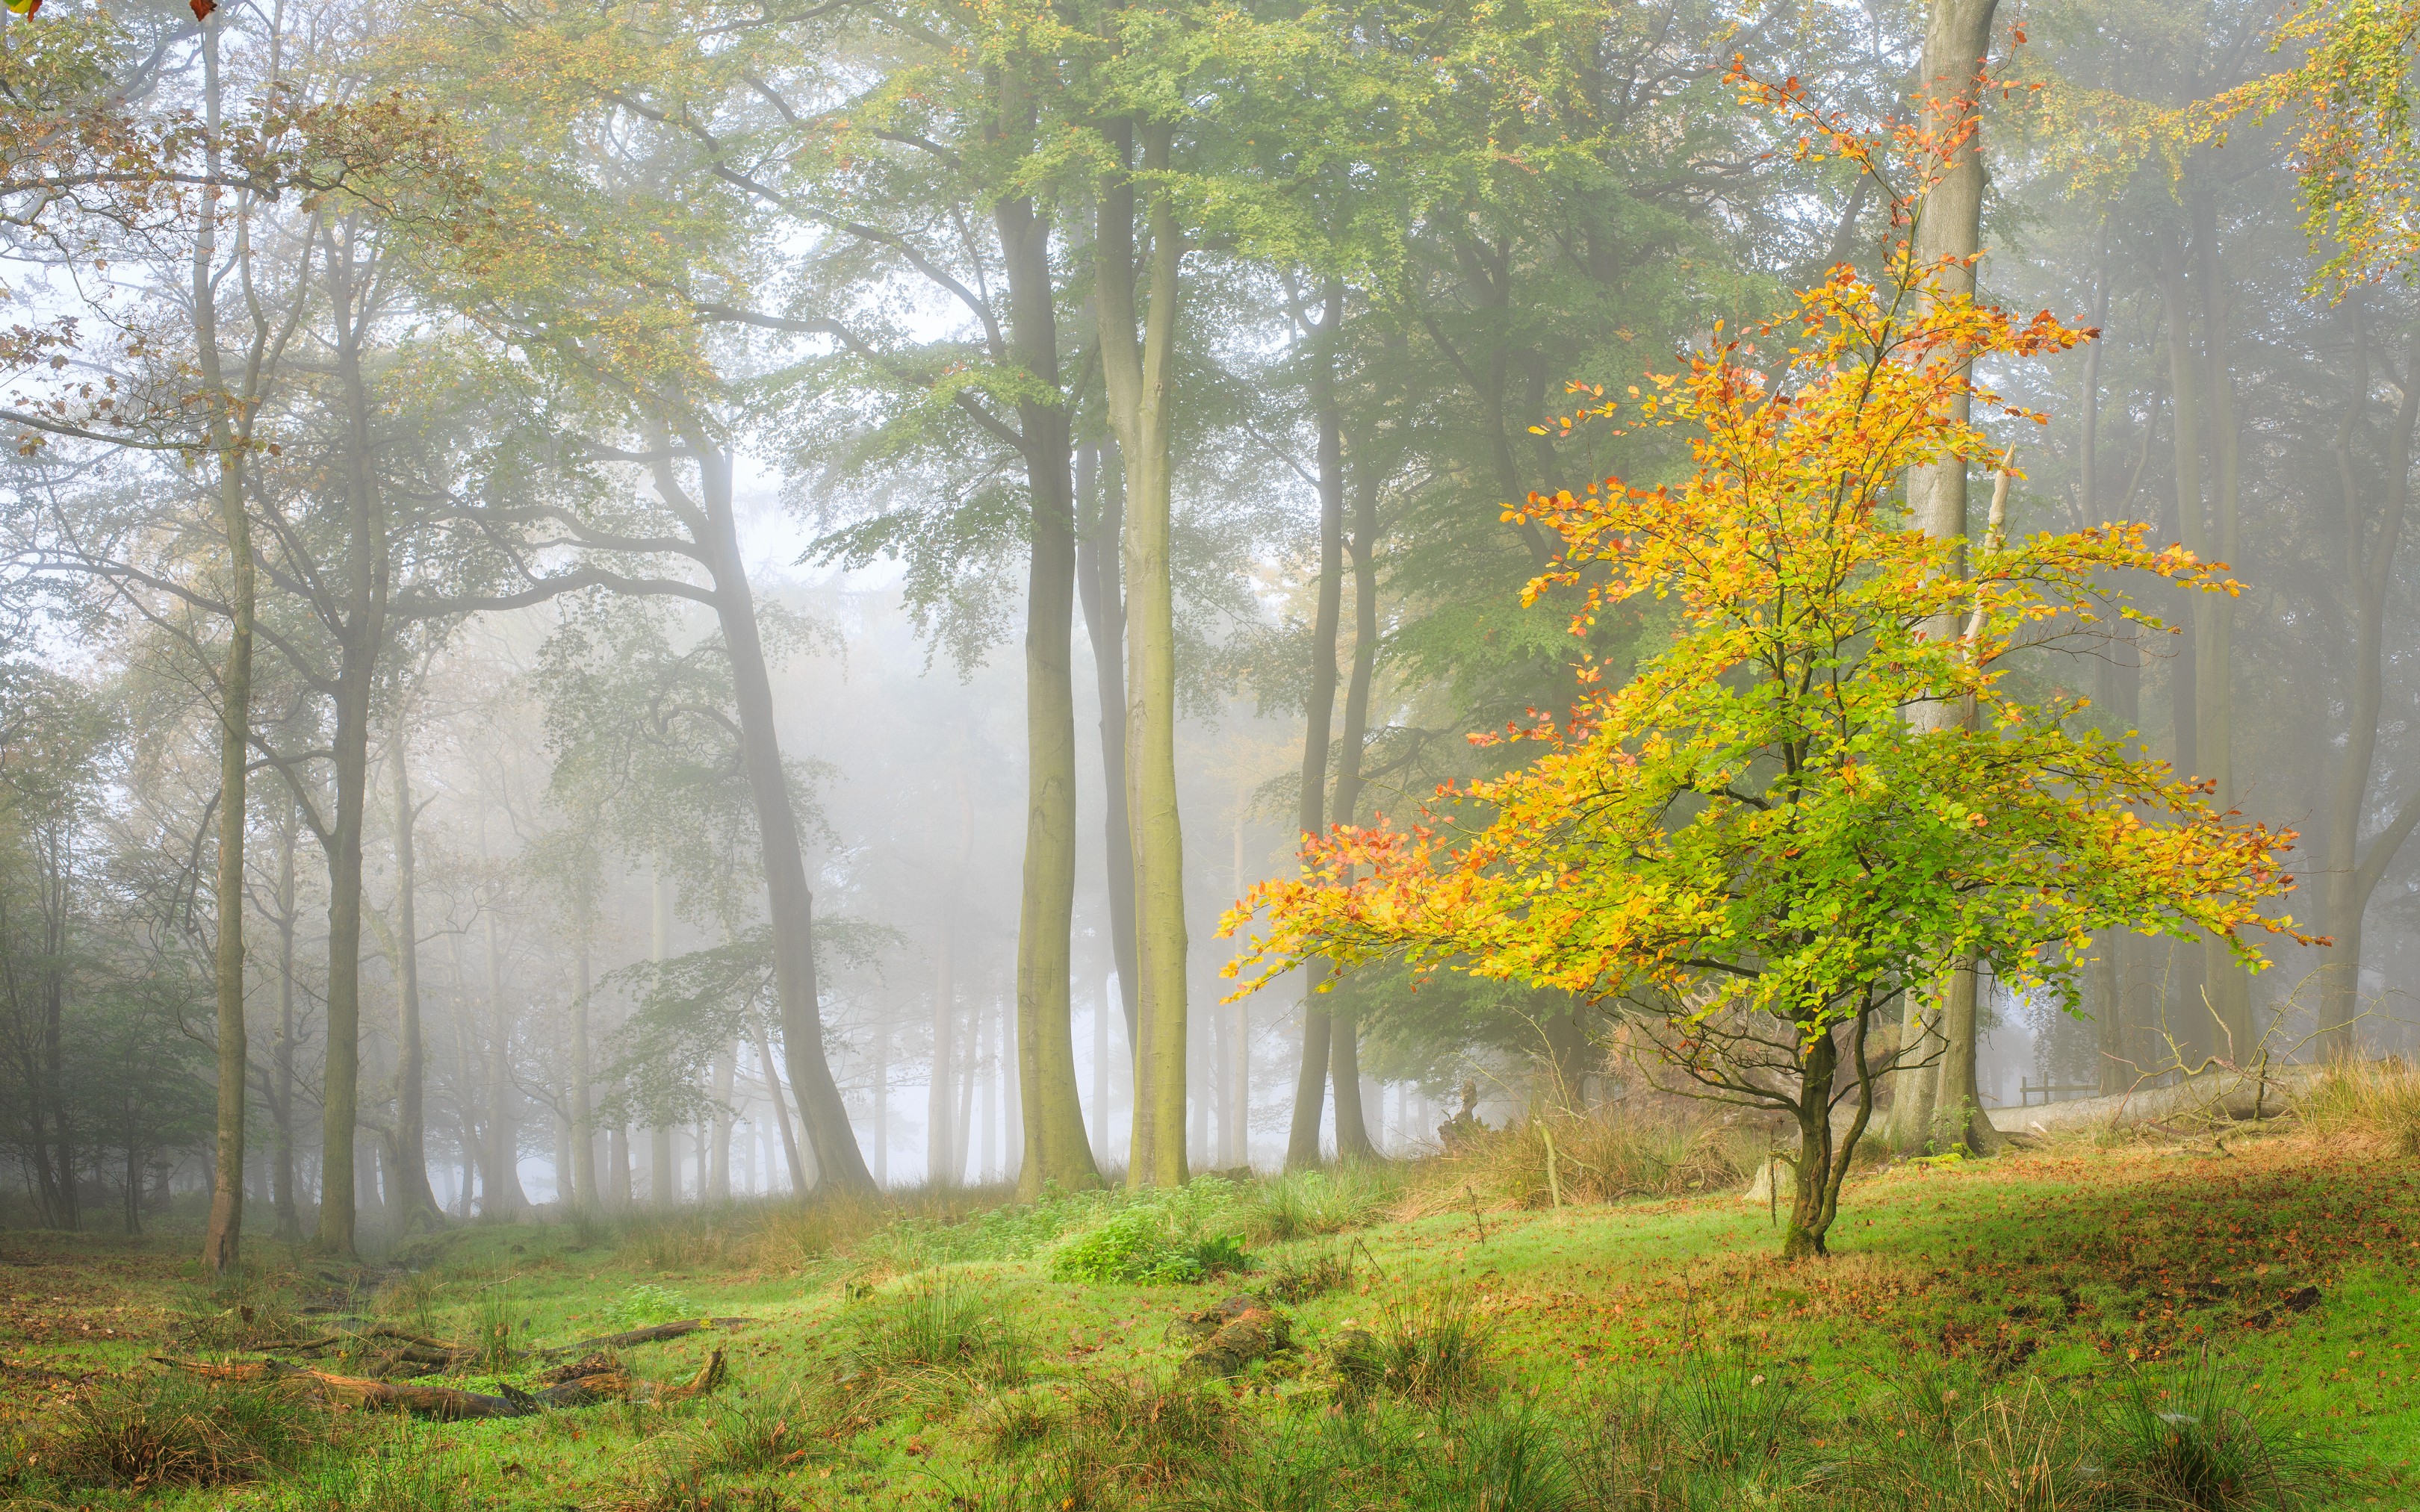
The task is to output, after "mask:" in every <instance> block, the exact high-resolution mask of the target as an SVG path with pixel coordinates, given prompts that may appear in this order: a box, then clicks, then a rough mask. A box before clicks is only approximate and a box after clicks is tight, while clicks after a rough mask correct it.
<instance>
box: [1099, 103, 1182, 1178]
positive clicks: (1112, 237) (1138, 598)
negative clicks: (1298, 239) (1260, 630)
mask: <svg viewBox="0 0 2420 1512" xmlns="http://www.w3.org/2000/svg"><path fill="white" fill-rule="evenodd" d="M1122 131H1123V128H1113V129H1112V138H1113V142H1114V144H1115V146H1116V147H1118V150H1119V155H1120V159H1121V171H1120V172H1118V173H1116V174H1115V175H1114V176H1113V177H1109V178H1108V179H1106V180H1105V181H1104V182H1103V184H1102V185H1101V188H1100V193H1099V195H1098V203H1099V215H1100V220H1099V234H1098V235H1097V236H1096V237H1095V238H1094V253H1095V258H1096V265H1095V274H1096V284H1095V300H1094V302H1095V305H1096V307H1097V309H1098V312H1099V317H1100V325H1101V370H1102V375H1103V378H1104V380H1105V383H1106V387H1107V390H1108V393H1109V417H1110V424H1112V425H1113V426H1114V427H1115V429H1116V431H1117V435H1118V450H1119V454H1120V455H1121V456H1123V457H1124V459H1125V471H1126V481H1127V487H1128V490H1129V493H1128V503H1129V514H1130V518H1129V519H1128V521H1127V528H1126V540H1125V579H1126V592H1127V594H1128V595H1129V599H1128V602H1129V612H1128V618H1127V624H1126V663H1127V666H1128V668H1129V670H1130V671H1131V674H1132V686H1131V687H1129V689H1128V692H1127V702H1126V758H1127V760H1126V767H1127V772H1128V781H1129V783H1130V784H1131V799H1130V801H1131V804H1132V809H1131V810H1130V815H1131V825H1132V830H1133V836H1134V846H1135V873H1136V887H1135V918H1136V928H1135V944H1136V954H1137V962H1136V970H1137V973H1138V975H1139V977H1140V995H1139V997H1138V1004H1137V1011H1136V1024H1137V1037H1138V1038H1137V1044H1136V1057H1135V1116H1134V1142H1133V1146H1132V1149H1131V1151H1130V1153H1129V1155H1128V1160H1127V1169H1126V1180H1127V1183H1128V1184H1129V1185H1132V1186H1144V1185H1158V1186H1176V1185H1181V1184H1182V1183H1183V1182H1184V1180H1185V1179H1186V1165H1185V1114H1186V1096H1185V1072H1186V1066H1185V1056H1186V1048H1187V1044H1186V1032H1185V1022H1186V1004H1185V993H1186V980H1185V952H1186V929H1185V854H1184V851H1185V845H1184V834H1183V829H1182V826H1181V824H1180V821H1179V819H1178V814H1177V789H1176V628H1175V603H1174V582H1173V579H1172V578H1171V573H1170V560H1169V542H1170V535H1171V528H1172V523H1173V521H1172V517H1171V508H1172V501H1171V487H1170V485H1171V477H1170V467H1171V450H1170V438H1171V404H1172V402H1173V400H1174V397H1175V395H1174V391H1173V381H1174V371H1173V370H1174V365H1175V362H1176V315H1177V300H1178V277H1179V272H1180V267H1181V261H1182V258H1183V255H1184V251H1185V248H1184V242H1183V239H1182V238H1181V237H1180V236H1179V235H1178V230H1177V224H1176V208H1175V201H1174V198H1173V192H1172V191H1171V190H1169V189H1168V188H1166V187H1165V186H1164V185H1156V187H1155V188H1154V190H1153V192H1152V194H1151V204H1150V234H1151V248H1150V275H1149V276H1150V285H1149V303H1148V306H1147V308H1145V309H1143V310H1142V311H1140V316H1141V318H1142V324H1141V326H1140V332H1141V340H1140V342H1139V343H1138V341H1137V340H1136V333H1137V330H1138V327H1137V323H1136V320H1137V316H1138V313H1139V312H1138V310H1137V303H1138V300H1137V290H1136V286H1135V285H1136V272H1135V260H1134V198H1135V191H1134V181H1133V179H1132V177H1129V176H1128V175H1127V174H1126V173H1125V172H1124V171H1123V167H1124V156H1125V139H1124V137H1123V134H1122ZM1140 135H1141V137H1142V144H1141V145H1142V170H1143V172H1145V173H1147V174H1150V175H1153V176H1155V179H1156V178H1157V177H1158V176H1162V175H1165V174H1166V173H1168V172H1169V169H1170V160H1171V147H1172V143H1173V138H1174V135H1175V131H1174V128H1173V127H1172V126H1171V125H1168V124H1166V123H1162V122H1149V123H1145V124H1144V125H1142V126H1141V128H1140Z"/></svg>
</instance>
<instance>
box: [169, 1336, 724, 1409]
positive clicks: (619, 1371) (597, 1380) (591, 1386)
mask: <svg viewBox="0 0 2420 1512" xmlns="http://www.w3.org/2000/svg"><path fill="white" fill-rule="evenodd" d="M151 1358H152V1359H154V1360H156V1361H158V1362H159V1363H160V1364H162V1365H166V1366H168V1367H169V1368H170V1369H172V1370H182V1371H184V1372H186V1373H187V1374H189V1375H194V1376H199V1377H200V1378H201V1379H203V1380H204V1381H221V1382H242V1381H306V1382H308V1383H309V1385H310V1388H311V1389H312V1390H313V1391H315V1392H317V1393H318V1394H319V1395H320V1396H324V1397H326V1398H327V1399H328V1400H330V1401H332V1402H334V1403H337V1404H338V1405H340V1406H345V1407H363V1408H382V1409H387V1410H390V1411H395V1412H411V1413H413V1414H415V1415H417V1416H421V1417H434V1418H439V1419H442V1420H444V1421H447V1422H456V1421H460V1420H463V1419H468V1418H491V1417H527V1416H529V1415H531V1414H532V1413H534V1412H537V1411H538V1410H539V1409H541V1408H548V1407H552V1408H569V1407H593V1406H596V1405H597V1403H599V1402H608V1401H620V1400H625V1399H628V1400H629V1401H635V1402H657V1403H662V1402H677V1401H687V1400H689V1399H690V1398H692V1397H697V1396H706V1394H707V1393H709V1392H711V1391H713V1390H715V1389H716V1388H717V1387H719V1386H721V1384H722V1383H723V1381H725V1380H727V1379H728V1378H729V1375H730V1368H729V1366H728V1365H726V1364H725V1363H724V1360H723V1355H722V1351H721V1350H710V1351H708V1353H707V1355H706V1364H705V1365H702V1366H700V1367H699V1368H698V1372H697V1374H696V1375H694V1376H692V1377H690V1379H689V1380H688V1381H683V1382H681V1383H680V1384H678V1385H673V1386H659V1385H658V1384H657V1383H656V1382H654V1381H639V1380H636V1379H634V1378H633V1377H632V1376H631V1375H630V1373H629V1372H628V1370H626V1369H624V1368H623V1367H622V1366H621V1365H620V1364H618V1363H617V1362H615V1361H614V1360H613V1359H612V1358H611V1357H610V1356H606V1355H601V1354H600V1355H591V1356H590V1357H589V1358H587V1359H585V1360H582V1362H581V1363H580V1365H576V1366H572V1367H570V1368H568V1369H566V1370H559V1371H551V1372H549V1376H550V1378H551V1380H552V1381H553V1384H551V1385H549V1386H548V1387H547V1388H546V1389H545V1390H543V1391H537V1392H526V1391H522V1390H520V1389H519V1388H518V1387H514V1386H505V1387H504V1389H503V1393H502V1395H499V1396H489V1395H488V1394H487V1393H485V1392H475V1391H462V1390H459V1389H458V1388H456V1387H453V1386H398V1385H396V1384H395V1383H394V1382H392V1381H374V1380H372V1379H370V1378H368V1377H366V1376H340V1375H335V1374H334V1373H332V1372H330V1371H326V1370H311V1369H306V1368H304V1367H303V1366H302V1365H287V1363H286V1362H285V1361H283V1360H235V1361H229V1362H226V1363H225V1364H214V1363H212V1362H210V1361H207V1360H178V1359H175V1358H172V1357H171V1356H168V1355H164V1354H155V1355H153V1356H152V1357H151Z"/></svg>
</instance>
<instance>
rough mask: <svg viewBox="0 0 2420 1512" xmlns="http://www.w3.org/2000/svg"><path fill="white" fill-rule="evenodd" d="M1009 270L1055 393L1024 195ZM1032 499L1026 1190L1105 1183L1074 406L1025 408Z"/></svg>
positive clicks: (1023, 1029)
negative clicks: (1084, 949)
mask: <svg viewBox="0 0 2420 1512" xmlns="http://www.w3.org/2000/svg"><path fill="white" fill-rule="evenodd" d="M992 220H993V224H994V225H995V226H996V227H997V229H998V231H999V234H1000V244H1001V260H1002V262H1003V264H1004V265H1005V269H1006V272H1007V275H1008V297H1009V331H1010V333H1011V339H1012V341H1013V343H1014V345H1015V347H1016V356H1017V359H1018V362H1019V363H1020V364H1021V365H1022V366H1023V367H1024V369H1025V370H1026V372H1027V373H1028V374H1030V375H1031V376H1032V378H1035V379H1038V380H1039V381H1040V382H1041V383H1042V384H1044V385H1046V386H1047V388H1048V389H1049V391H1050V393H1051V394H1052V396H1053V397H1054V398H1056V397H1057V396H1058V395H1059V393H1060V392H1061V389H1062V383H1061V379H1060V374H1059V322H1058V311H1057V307H1056V301H1055V293H1056V291H1055V288H1054V285H1053V283H1052V279H1051V270H1050V223H1049V221H1048V219H1047V217H1045V216H1042V215H1040V214H1037V213H1036V212H1035V209H1034V207H1033V202H1032V200H1031V199H1025V198H1011V199H1003V200H1001V202H1000V203H999V204H998V205H997V206H995V207H994V208H993V213H992ZM1016 413H1017V428H1018V433H1019V436H1020V438H1021V440H1022V441H1023V448H1024V454H1025V476H1026V492H1027V496H1028V498H1029V499H1030V500H1031V501H1032V520H1033V530H1032V548H1031V554H1030V557H1029V566H1028V571H1027V576H1026V611H1025V612H1026V621H1025V741H1026V783H1027V802H1026V823H1025V887H1024V898H1023V904H1022V908H1021V911H1020V913H1019V915H1018V918H1017V928H1016V1064H1017V1085H1018V1087H1019V1088H1020V1090H1021V1091H1022V1093H1023V1097H1022V1100H1021V1102H1022V1106H1023V1108H1024V1111H1025V1152H1024V1160H1023V1161H1022V1163H1021V1164H1020V1165H1019V1167H1018V1176H1017V1191H1018V1193H1019V1195H1020V1196H1023V1197H1025V1198H1027V1199H1029V1200H1030V1199H1032V1197H1035V1196H1039V1195H1040V1194H1041V1191H1042V1188H1043V1186H1044V1184H1045V1183H1046V1182H1057V1183H1058V1184H1059V1185H1061V1186H1063V1187H1072V1188H1080V1187H1091V1186H1097V1185H1099V1184H1100V1180H1101V1173H1100V1170H1099V1168H1098V1167H1096V1166H1095V1165H1094V1164H1093V1146H1092V1142H1091V1141H1090V1140H1088V1139H1086V1138H1085V1137H1084V1108H1083V1101H1082V1099H1081V1098H1080V1097H1079V1096H1078V1093H1077V1090H1076V1037H1075V1026H1074V1007H1073V1001H1072V997H1071V993H1072V989H1073V985H1074V981H1073V975H1074V960H1073V954H1072V951H1073V935H1074V931H1075V923H1076V670H1075V660H1074V655H1075V653H1074V647H1075V616H1076V576H1077V562H1076V501H1075V492H1074V488H1075V482H1074V475H1073V467H1074V460H1075V458H1074V444H1073V440H1072V437H1071V433H1070V431H1069V429H1068V412H1067V408H1066V407H1065V406H1064V405H1063V404H1057V403H1053V404H1042V403H1039V402H1032V403H1024V404H1020V405H1018V406H1017V409H1016Z"/></svg>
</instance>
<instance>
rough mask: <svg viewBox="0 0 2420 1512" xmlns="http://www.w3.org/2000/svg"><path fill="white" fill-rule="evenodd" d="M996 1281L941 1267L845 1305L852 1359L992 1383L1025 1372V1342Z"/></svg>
mask: <svg viewBox="0 0 2420 1512" xmlns="http://www.w3.org/2000/svg"><path fill="white" fill-rule="evenodd" d="M1007 1311H1008V1309H1007V1299H1006V1297H1005V1296H1004V1295H1003V1294H1002V1293H1001V1291H1000V1289H999V1288H996V1287H992V1286H987V1285H984V1284H981V1283H977V1282H973V1281H970V1280H969V1279H968V1278H966V1277H964V1276H961V1275H958V1274H955V1273H952V1272H948V1271H942V1272H939V1273H936V1274H934V1275H932V1276H929V1277H927V1278H925V1279H923V1280H919V1281H915V1282H912V1283H910V1284H908V1285H907V1287H905V1288H902V1289H900V1290H898V1291H895V1292H892V1293H891V1294H889V1295H880V1296H876V1297H871V1298H868V1299H867V1300H865V1301H863V1302H861V1303H859V1304H857V1306H856V1307H855V1308H854V1309H853V1313H854V1316H853V1317H852V1318H851V1319H850V1323H851V1326H852V1329H853V1331H854V1335H855V1342H854V1345H853V1347H852V1349H851V1350H850V1353H851V1356H852V1358H853V1359H854V1360H855V1361H856V1362H857V1364H858V1365H860V1366H861V1368H865V1369H871V1370H877V1371H907V1370H942V1371H951V1372H955V1373H959V1374H964V1375H968V1376H971V1377H973V1378H974V1379H976V1380H978V1381H987V1382H990V1383H993V1384H996V1385H1013V1384H1015V1383H1016V1382H1017V1381H1022V1380H1023V1379H1024V1377H1025V1369H1026V1359H1027V1349H1026V1344H1025V1340H1024V1338H1023V1336H1022V1335H1019V1334H1018V1333H1017V1331H1016V1328H1015V1327H1014V1326H1013V1325H1012V1324H1011V1323H1010V1322H1009V1321H1008V1317H1007Z"/></svg>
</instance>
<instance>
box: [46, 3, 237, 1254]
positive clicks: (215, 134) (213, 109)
mask: <svg viewBox="0 0 2420 1512" xmlns="http://www.w3.org/2000/svg"><path fill="white" fill-rule="evenodd" d="M221 24H222V23H220V22H218V21H215V20H212V19H209V18H204V20H203V22H202V75H203V85H202V92H203V110H204V131H205V136H204V157H205V162H206V167H207V170H208V175H209V177H210V178H211V179H213V180H215V179H216V178H217V177H218V173H219V160H220V147H219V131H220V116H219V111H220V86H219V29H220V26H221ZM218 210H219V192H218V189H217V188H216V186H215V184H214V183H212V184H209V185H205V186H204V188H203V190H202V208H201V218H200V224H199V226H198V227H197V228H196V230H195V233H194V290H193V293H194V348H195V351H196V353H197V355H198V356H199V358H200V363H201V378H202V383H203V386H204V388H205V390H206V391H207V393H206V395H205V399H204V402H205V403H206V404H208V405H209V409H210V415H209V434H210V447H211V450H212V451H213V452H214V453H215V454H216V455H217V458H218V465H219V476H218V496H219V497H218V504H219V519H220V523H221V526H222V528H223V529H224V530H225V532H226V538H227V603H228V607H229V609H230V611H231V612H230V614H229V618H228V625H227V649H226V662H225V667H224V669H223V670H222V671H221V672H220V675H219V851H218V875H217V878H216V886H215V890H214V894H213V896H214V899H215V902H216V905H217V909H218V939H217V941H216V948H217V959H216V962H215V965H216V983H215V985H216V988H217V1007H218V1015H217V1016H218V1023H217V1033H218V1127H217V1144H218V1154H217V1159H216V1161H215V1163H214V1164H213V1165H212V1168H211V1177H210V1215H209V1225H208V1227H206V1228H205V1229H204V1230H203V1235H202V1263H203V1264H204V1265H206V1266H208V1267H209V1272H210V1273H211V1274H212V1275H213V1276H217V1275H224V1274H225V1273H227V1272H228V1271H229V1270H231V1269H233V1268H234V1267H235V1266H236V1265H237V1264H238V1263H239V1262H240V1259H241V1255H242V1248H243V1136H244V1091H245V1082H246V1079H247V1076H248V1074H249V1068H248V1064H247V1062H248V1052H249V1048H250V1046H249V1041H248V1039H247V1035H246V1030H245V1026H244V1015H243V846H244V820H245V815H246V805H245V797H244V778H245V774H246V771H247V770H248V767H249V764H250V759H251V744H250V743H251V735H252V635H253V600H254V594H255V587H254V579H253V562H252V525H251V520H250V518H249V517H247V515H246V513H245V510H244V501H243V450H242V446H241V443H240V440H239V438H238V437H237V436H236V434H235V418H234V417H233V416H232V415H231V414H230V413H229V412H228V411H229V404H228V401H229V399H230V398H231V395H229V394H228V393H227V391H226V387H225V375H224V374H223V373H222V371H221V369H220V363H219V349H218V343H219V335H218V312H217V308H216V304H217V298H218V295H217V287H216V285H217V275H218V229H217V228H218ZM69 1180H70V1183H72V1181H73V1180H74V1178H73V1175H72V1173H70V1177H69Z"/></svg>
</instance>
